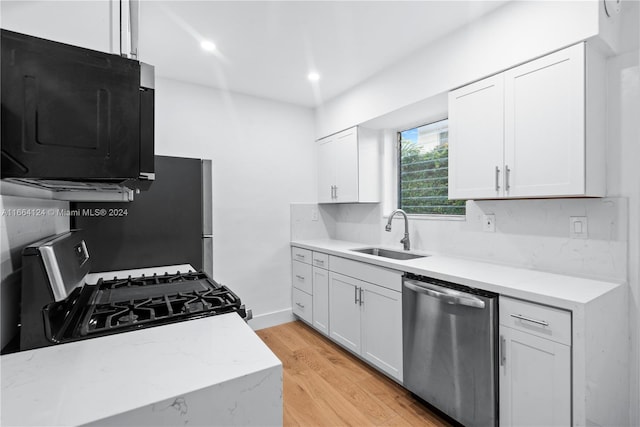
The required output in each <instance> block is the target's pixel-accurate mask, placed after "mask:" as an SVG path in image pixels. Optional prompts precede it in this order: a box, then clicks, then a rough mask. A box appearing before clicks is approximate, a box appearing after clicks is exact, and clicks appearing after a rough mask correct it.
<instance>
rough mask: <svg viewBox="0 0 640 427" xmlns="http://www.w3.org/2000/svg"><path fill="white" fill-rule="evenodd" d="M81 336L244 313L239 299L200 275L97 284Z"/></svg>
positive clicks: (140, 278) (80, 331) (188, 274)
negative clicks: (93, 300) (223, 314)
mask: <svg viewBox="0 0 640 427" xmlns="http://www.w3.org/2000/svg"><path fill="white" fill-rule="evenodd" d="M97 286H98V291H97V293H96V297H95V303H94V304H91V305H90V306H89V307H88V310H87V312H86V315H85V316H84V318H83V320H82V322H81V325H80V328H79V334H80V336H88V335H94V334H104V333H106V332H109V331H113V332H116V331H118V330H132V329H136V328H140V327H144V326H152V325H157V324H164V323H171V322H174V321H180V320H186V319H193V318H197V317H204V316H212V315H216V314H222V313H230V312H238V311H241V310H243V307H241V305H240V299H239V298H238V297H237V296H236V295H235V294H234V293H233V292H231V291H230V290H229V289H227V288H226V287H225V286H222V285H219V284H218V283H216V282H215V281H212V280H211V279H209V278H208V277H207V276H206V275H205V274H203V273H186V274H185V273H178V274H175V275H168V274H165V275H162V276H156V275H154V276H149V277H138V278H127V279H125V280H118V279H114V280H110V281H103V282H98V285H97Z"/></svg>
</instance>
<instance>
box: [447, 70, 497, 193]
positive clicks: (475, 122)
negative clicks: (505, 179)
mask: <svg viewBox="0 0 640 427" xmlns="http://www.w3.org/2000/svg"><path fill="white" fill-rule="evenodd" d="M503 82H504V78H503V76H502V74H498V75H497V76H493V77H489V78H488V79H484V80H482V81H479V82H476V83H473V84H470V85H468V86H465V87H463V88H461V89H458V90H456V91H453V92H451V93H450V94H449V198H451V199H473V198H477V197H480V198H493V197H499V196H500V195H501V192H500V177H501V175H500V174H501V173H502V169H503V163H504V158H503V157H504V156H503V146H504V136H503V135H504V113H503V112H504V107H503V105H504V102H503V93H504V89H503ZM452 135H455V143H454V142H453V141H452Z"/></svg>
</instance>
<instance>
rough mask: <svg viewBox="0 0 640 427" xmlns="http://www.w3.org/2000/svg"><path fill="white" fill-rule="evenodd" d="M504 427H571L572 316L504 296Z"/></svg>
mask: <svg viewBox="0 0 640 427" xmlns="http://www.w3.org/2000/svg"><path fill="white" fill-rule="evenodd" d="M499 372H500V426H501V427H511V426H524V425H538V426H549V427H552V426H558V427H560V426H569V425H572V424H571V313H570V312H569V311H565V310H560V309H557V308H553V307H547V306H543V305H539V304H534V303H531V302H527V301H520V300H516V299H512V298H507V297H502V296H501V297H500V371H499Z"/></svg>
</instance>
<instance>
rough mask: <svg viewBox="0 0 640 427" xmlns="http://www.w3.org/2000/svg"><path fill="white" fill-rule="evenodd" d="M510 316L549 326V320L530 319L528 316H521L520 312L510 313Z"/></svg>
mask: <svg viewBox="0 0 640 427" xmlns="http://www.w3.org/2000/svg"><path fill="white" fill-rule="evenodd" d="M511 317H515V318H516V319H520V320H524V321H525V322H531V323H535V324H536V325H542V326H549V322H545V321H544V320H536V319H532V318H530V317H526V316H523V315H522V314H512V315H511Z"/></svg>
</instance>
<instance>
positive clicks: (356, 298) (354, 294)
mask: <svg viewBox="0 0 640 427" xmlns="http://www.w3.org/2000/svg"><path fill="white" fill-rule="evenodd" d="M353 303H354V304H358V287H357V286H354V287H353Z"/></svg>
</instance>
